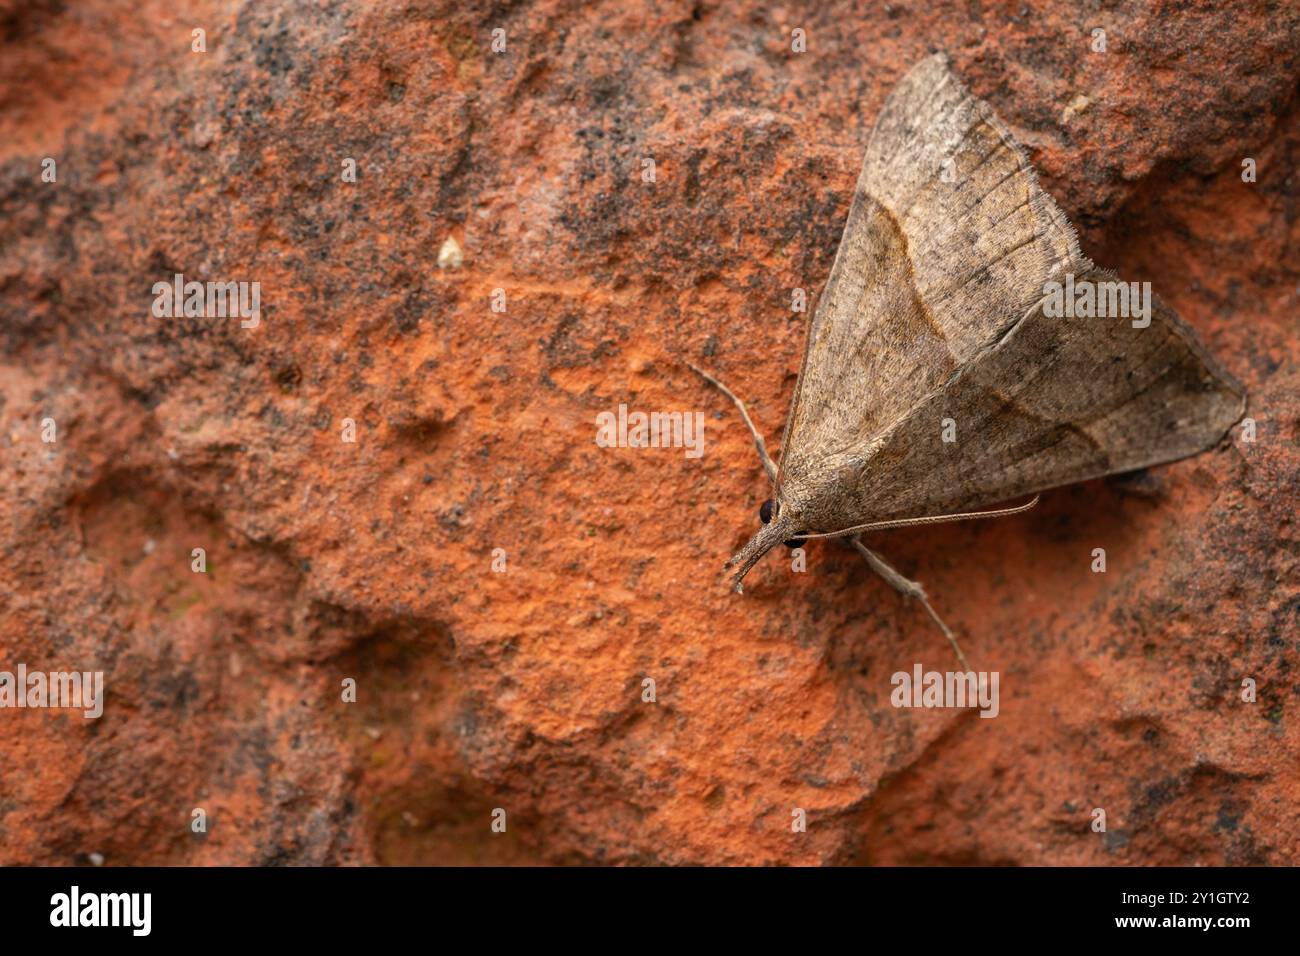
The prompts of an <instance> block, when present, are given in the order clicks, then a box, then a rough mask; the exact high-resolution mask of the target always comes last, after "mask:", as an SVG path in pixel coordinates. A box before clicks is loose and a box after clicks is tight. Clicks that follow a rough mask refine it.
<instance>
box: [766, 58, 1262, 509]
mask: <svg viewBox="0 0 1300 956" xmlns="http://www.w3.org/2000/svg"><path fill="white" fill-rule="evenodd" d="M1067 274H1072V275H1073V276H1074V277H1075V279H1076V281H1088V282H1094V283H1103V282H1115V281H1116V277H1115V276H1113V275H1111V274H1110V273H1106V272H1102V271H1100V270H1096V269H1095V268H1094V267H1093V265H1092V263H1091V262H1090V261H1089V260H1088V259H1087V257H1085V256H1084V255H1083V254H1082V253H1081V252H1080V251H1079V247H1078V243H1077V240H1076V238H1075V235H1074V231H1073V229H1072V228H1071V227H1070V225H1069V223H1068V221H1067V220H1066V218H1065V216H1064V214H1063V213H1062V212H1061V211H1060V209H1059V208H1058V207H1057V205H1056V203H1055V202H1054V201H1053V200H1052V198H1051V197H1050V196H1048V195H1047V194H1046V193H1045V192H1043V191H1042V189H1041V187H1040V186H1039V185H1038V181H1037V176H1036V175H1035V174H1034V171H1033V169H1032V168H1031V167H1030V165H1029V162H1028V160H1027V159H1026V157H1025V155H1024V153H1023V152H1022V150H1021V149H1020V147H1019V146H1018V145H1017V143H1016V142H1015V140H1014V138H1013V137H1012V136H1011V134H1010V132H1009V130H1007V128H1006V127H1005V126H1004V125H1003V124H1002V123H1001V121H1000V120H998V118H997V117H996V116H995V115H994V114H993V112H992V110H991V109H990V108H989V107H988V105H987V104H985V103H983V102H981V101H979V100H976V99H974V98H972V97H970V96H969V95H968V94H967V93H966V92H965V91H964V90H963V89H962V87H961V85H960V83H959V82H958V81H957V80H956V78H955V77H953V75H952V74H951V72H950V71H949V70H948V68H947V65H946V62H945V61H944V59H943V58H942V57H941V56H935V57H931V58H929V59H927V60H924V61H922V62H921V63H920V64H918V65H917V66H916V67H914V68H913V69H912V70H911V71H910V72H909V73H908V75H907V76H906V77H905V78H904V79H903V80H902V81H901V82H900V83H899V86H898V88H896V89H895V91H894V92H893V94H891V96H890V97H889V100H888V101H887V102H886V104H885V107H884V108H883V110H882V112H881V114H880V117H879V119H878V120H877V123H876V128H875V131H874V132H873V134H872V139H871V144H870V146H869V147H868V150H867V156H866V159H865V161H864V163H863V170H862V175H861V177H860V178H859V181H858V186H857V190H856V192H855V195H854V199H853V203H852V206H851V208H850V213H849V222H848V224H847V225H846V227H845V234H844V238H843V240H842V242H841V246H840V250H839V253H838V254H837V256H836V260H835V264H834V267H833V268H832V271H831V278H830V280H829V281H828V283H827V286H826V290H825V292H824V294H823V297H822V300H821V302H820V304H819V307H818V309H817V312H816V313H815V315H814V317H813V319H812V321H811V322H810V324H809V330H808V347H807V351H806V352H805V357H804V365H803V369H802V370H801V373H800V378H799V384H798V386H797V387H796V392H795V399H794V402H793V404H792V408H791V414H790V417H789V419H788V421H787V426H786V436H785V439H784V441H783V442H782V452H783V454H782V467H781V476H782V480H783V481H784V480H786V479H787V478H791V477H792V478H797V479H803V480H807V479H809V478H811V479H812V480H814V481H815V480H816V472H817V471H819V470H831V469H833V470H834V473H835V475H836V481H837V484H838V486H839V491H840V493H839V495H838V502H837V506H836V508H835V509H834V510H835V512H837V513H835V514H825V515H824V517H825V519H826V520H827V521H828V522H830V523H838V526H839V527H846V526H848V525H851V524H854V523H862V522H865V521H871V520H877V519H880V520H885V519H889V518H894V517H914V516H921V515H928V514H936V513H941V512H943V511H951V510H959V509H963V508H978V507H982V506H984V505H987V504H991V503H995V502H999V501H1003V500H1006V499H1008V498H1010V497H1014V496H1017V495H1020V494H1024V493H1029V492H1033V491H1038V490H1042V489H1045V488H1050V487H1054V486H1057V485H1061V484H1068V483H1071V482H1075V481H1082V480H1086V479H1088V478H1093V477H1098V476H1100V475H1104V474H1110V473H1113V472H1117V471H1126V470H1131V469H1134V468H1139V467H1145V466H1147V465H1151V464H1157V463H1160V462H1166V461H1172V460H1174V459H1176V458H1181V457H1184V456H1186V455H1190V454H1195V453H1196V452H1198V451H1202V450H1204V449H1205V448H1206V447H1209V446H1210V445H1213V444H1214V443H1215V442H1217V441H1218V440H1219V439H1220V438H1221V437H1222V436H1223V434H1224V433H1225V432H1226V431H1227V429H1228V428H1230V427H1231V425H1232V423H1233V422H1235V421H1236V420H1237V419H1238V418H1239V417H1240V415H1241V413H1242V410H1243V409H1244V404H1245V398H1244V392H1243V390H1242V389H1241V387H1240V386H1239V385H1237V383H1236V382H1234V381H1233V380H1232V379H1231V377H1230V376H1228V375H1227V374H1226V373H1225V372H1223V371H1222V370H1221V369H1220V368H1219V367H1218V366H1217V364H1216V363H1215V362H1214V360H1213V359H1212V357H1210V356H1209V354H1208V353H1207V352H1206V351H1205V349H1204V348H1203V347H1202V346H1201V345H1200V343H1199V342H1198V341H1197V339H1196V336H1195V334H1194V333H1193V332H1192V331H1191V329H1189V328H1188V327H1187V326H1186V325H1184V324H1183V323H1182V322H1181V320H1179V318H1178V317H1177V315H1175V314H1174V313H1173V311H1172V310H1170V309H1169V308H1167V307H1166V306H1164V305H1163V304H1162V303H1160V302H1158V300H1154V297H1152V300H1151V314H1150V324H1149V326H1147V327H1145V328H1139V327H1135V326H1134V325H1133V323H1132V321H1130V319H1128V318H1112V319H1085V318H1049V317H1048V316H1046V315H1045V314H1044V311H1043V305H1044V298H1045V294H1044V292H1045V286H1046V285H1047V283H1049V282H1053V281H1055V282H1061V281H1063V280H1064V277H1065V276H1066V275H1067ZM945 420H949V421H950V422H951V428H950V429H947V430H946V429H945V428H944V424H945ZM946 431H949V432H952V435H951V437H952V438H953V439H954V440H953V441H947V442H945V441H944V440H943V438H944V437H945V432H946ZM822 530H834V529H833V528H830V527H827V528H825V529H822Z"/></svg>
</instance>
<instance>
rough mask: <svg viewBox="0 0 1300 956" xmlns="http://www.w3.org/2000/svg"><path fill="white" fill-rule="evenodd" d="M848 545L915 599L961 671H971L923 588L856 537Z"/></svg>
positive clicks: (906, 595)
mask: <svg viewBox="0 0 1300 956" xmlns="http://www.w3.org/2000/svg"><path fill="white" fill-rule="evenodd" d="M849 543H850V544H852V545H853V547H855V548H857V549H858V553H859V554H861V555H862V556H863V557H864V558H866V561H867V564H869V565H870V566H871V570H872V571H875V572H876V573H877V574H878V575H880V576H881V577H882V578H884V579H885V580H886V581H887V582H888V583H889V585H890V586H891V587H893V588H894V589H895V590H896V591H898V592H899V593H900V594H902V595H903V596H904V597H911V598H916V599H917V600H918V601H920V602H921V605H922V607H924V608H925V610H926V613H927V614H929V615H930V619H931V620H933V621H934V623H935V624H937V625H938V626H939V630H940V631H942V632H943V636H944V637H945V638H947V639H948V644H949V645H950V646H951V647H952V650H953V653H954V654H956V655H957V660H958V661H959V662H960V663H961V666H962V670H966V671H969V670H973V668H972V667H971V666H970V662H969V661H968V660H966V655H965V654H963V653H962V652H961V645H960V644H958V643H957V637H956V635H955V634H953V632H952V630H951V629H950V628H949V627H948V625H947V624H945V623H944V622H943V618H941V617H940V616H939V612H938V611H936V610H935V609H934V608H933V607H931V606H930V599H929V598H928V597H927V596H926V593H925V588H923V587H922V586H921V583H920V582H919V581H913V580H911V579H909V578H905V577H903V576H902V575H901V574H899V573H898V572H897V571H896V570H894V568H893V567H891V566H890V564H889V562H887V561H886V560H885V559H884V558H882V557H881V556H880V555H878V554H876V552H874V551H872V550H871V549H870V548H868V547H867V546H866V545H865V544H863V543H862V540H861V539H860V538H859V537H858V536H857V535H854V536H853V537H852V538H850V539H849Z"/></svg>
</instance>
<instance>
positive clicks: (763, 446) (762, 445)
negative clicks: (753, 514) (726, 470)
mask: <svg viewBox="0 0 1300 956" xmlns="http://www.w3.org/2000/svg"><path fill="white" fill-rule="evenodd" d="M683 361H684V362H686V364H687V365H689V366H690V367H691V370H692V371H694V372H695V374H696V375H698V376H700V378H702V379H704V380H705V381H706V382H708V383H709V384H710V385H712V386H713V387H714V388H716V389H717V390H718V391H720V392H722V394H723V395H726V396H727V398H729V399H731V400H732V401H733V402H735V403H736V408H738V409H740V417H741V418H742V419H744V421H745V427H746V428H748V429H749V433H750V434H751V435H752V436H754V447H755V448H757V449H758V456H759V457H760V458H762V459H763V470H764V471H765V472H767V477H768V479H769V480H771V482H772V484H773V485H775V484H776V463H775V462H773V461H772V456H771V455H769V454H768V453H767V442H765V441H763V436H762V435H760V434H759V433H758V429H757V428H755V427H754V422H753V420H752V419H750V417H749V410H748V409H746V408H745V403H744V402H742V401H741V400H740V399H738V398H737V397H736V393H735V392H733V391H732V390H731V389H729V388H727V386H725V385H723V384H722V383H721V382H719V381H718V380H717V379H716V378H714V377H713V376H712V375H710V374H709V373H708V372H706V371H704V369H702V368H700V367H699V366H698V365H696V364H694V363H693V362H691V361H690V360H689V359H683Z"/></svg>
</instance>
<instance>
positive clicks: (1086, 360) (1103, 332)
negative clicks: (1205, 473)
mask: <svg viewBox="0 0 1300 956" xmlns="http://www.w3.org/2000/svg"><path fill="white" fill-rule="evenodd" d="M1083 281H1086V282H1090V283H1093V287H1094V288H1107V289H1116V290H1117V291H1116V296H1118V294H1119V292H1118V288H1119V287H1120V286H1121V285H1123V284H1122V283H1119V282H1118V279H1117V277H1116V276H1115V275H1114V274H1112V273H1109V272H1104V271H1101V270H1095V271H1093V272H1091V273H1086V274H1084V275H1082V276H1079V277H1077V279H1076V282H1083ZM1109 283H1113V285H1109V286H1108V285H1106V284H1109ZM1128 288H1129V291H1130V292H1138V293H1139V294H1140V288H1139V287H1137V283H1129V284H1128ZM1148 301H1149V303H1150V312H1149V316H1148V318H1149V323H1150V324H1149V325H1148V324H1146V322H1147V318H1143V317H1140V316H1138V317H1128V316H1115V317H1107V318H1063V317H1050V316H1048V315H1046V314H1045V313H1044V311H1043V309H1042V308H1038V309H1035V310H1033V312H1031V313H1030V315H1029V316H1027V317H1026V319H1025V320H1024V321H1023V322H1021V323H1018V324H1017V325H1016V326H1015V327H1014V328H1013V329H1012V330H1011V331H1010V332H1009V333H1008V334H1007V335H1006V336H1005V337H1004V339H1003V340H1001V341H1000V342H998V343H997V344H996V345H995V346H993V347H992V348H990V349H989V350H988V351H987V352H986V353H985V354H984V355H983V356H981V357H980V358H979V359H977V360H976V361H974V362H972V363H970V364H969V365H968V366H967V367H966V368H965V369H963V371H962V374H961V375H960V376H958V377H957V378H956V379H955V380H954V381H953V382H951V383H950V384H949V386H948V387H947V388H946V389H944V390H943V391H941V392H938V393H935V394H933V395H930V396H928V397H927V398H926V399H924V400H923V401H922V402H920V403H919V404H918V405H917V406H916V407H915V408H914V409H913V410H912V412H911V413H910V414H909V415H908V417H907V418H906V419H904V420H903V421H902V422H900V423H898V425H897V426H895V427H894V429H892V430H891V431H890V432H888V433H886V434H884V435H881V436H879V437H878V439H877V443H876V453H875V454H874V455H873V456H872V458H871V460H870V461H869V462H868V463H867V464H866V466H865V467H864V468H863V469H861V470H860V471H859V472H857V473H856V480H855V481H854V482H853V483H852V487H851V489H850V490H849V494H848V497H850V498H851V499H852V501H853V502H854V505H853V507H854V509H855V510H857V511H858V512H859V513H861V514H865V515H867V516H868V518H867V519H866V520H874V518H875V517H877V516H879V517H880V518H882V519H888V518H896V517H913V516H921V515H928V514H943V513H950V512H953V511H960V510H966V509H971V508H982V507H986V506H988V505H991V504H995V503H997V502H1001V501H1005V500H1007V499H1009V498H1014V497H1018V496H1021V495H1028V494H1031V493H1033V492H1037V491H1043V490H1045V489H1047V488H1053V487H1057V486H1059V485H1064V484H1072V483H1074V482H1077V481H1086V480H1088V479H1090V478H1099V477H1101V476H1103V475H1108V474H1114V473H1116V472H1123V471H1132V470H1133V469H1136V468H1145V467H1147V466H1150V465H1157V464H1162V463H1164V462H1168V461H1174V460H1177V459H1179V458H1185V457H1187V456H1188V455H1194V454H1196V453H1197V452H1200V451H1204V450H1205V449H1206V448H1209V447H1211V446H1213V445H1214V444H1216V443H1217V442H1218V441H1219V440H1220V439H1221V438H1222V437H1223V436H1224V434H1225V433H1226V432H1227V431H1228V429H1229V428H1231V427H1232V425H1233V424H1234V423H1235V422H1237V421H1238V419H1240V418H1241V415H1242V413H1243V412H1244V411H1245V405H1246V398H1245V391H1244V389H1242V387H1241V386H1240V385H1239V384H1237V382H1236V381H1235V380H1233V378H1232V377H1231V376H1230V375H1229V374H1228V373H1227V372H1225V371H1223V370H1222V369H1221V368H1220V367H1219V366H1218V364H1217V363H1216V362H1215V360H1214V358H1213V357H1212V356H1211V355H1210V354H1209V353H1208V352H1207V351H1206V350H1205V348H1204V347H1203V346H1202V345H1201V343H1200V342H1199V341H1198V340H1197V338H1196V335H1195V333H1194V332H1193V331H1192V330H1191V329H1190V328H1188V327H1187V326H1186V325H1185V324H1184V323H1183V322H1182V320H1180V319H1179V318H1178V316H1177V315H1176V314H1175V313H1174V312H1173V310H1172V309H1170V308H1169V307H1168V306H1166V305H1165V304H1164V303H1163V302H1161V301H1160V300H1159V299H1157V298H1155V297H1154V296H1151V297H1150V299H1149V300H1148ZM1134 323H1137V324H1136V325H1135V324H1134ZM945 423H947V424H949V426H950V427H949V428H948V429H947V430H945V428H944V425H945ZM945 431H946V432H947V434H946V435H945ZM945 437H947V438H950V439H951V440H950V441H945V440H944V439H945Z"/></svg>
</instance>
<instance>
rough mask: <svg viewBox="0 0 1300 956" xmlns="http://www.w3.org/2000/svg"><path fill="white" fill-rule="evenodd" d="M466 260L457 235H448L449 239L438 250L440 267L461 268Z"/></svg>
mask: <svg viewBox="0 0 1300 956" xmlns="http://www.w3.org/2000/svg"><path fill="white" fill-rule="evenodd" d="M464 261H465V254H464V253H463V252H461V249H460V243H459V242H457V241H456V237H455V236H448V237H447V241H446V242H444V243H443V244H442V248H441V249H439V250H438V268H439V269H459V268H460V266H461V263H462V262H464Z"/></svg>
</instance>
